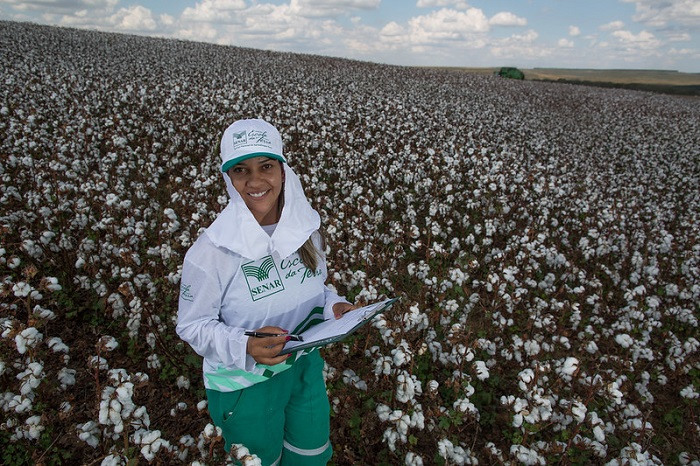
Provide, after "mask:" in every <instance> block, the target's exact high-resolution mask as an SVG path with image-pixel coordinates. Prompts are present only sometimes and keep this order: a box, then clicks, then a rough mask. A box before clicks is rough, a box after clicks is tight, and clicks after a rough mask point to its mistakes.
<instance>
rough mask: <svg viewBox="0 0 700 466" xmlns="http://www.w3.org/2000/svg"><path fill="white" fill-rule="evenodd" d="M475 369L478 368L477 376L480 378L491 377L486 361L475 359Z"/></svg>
mask: <svg viewBox="0 0 700 466" xmlns="http://www.w3.org/2000/svg"><path fill="white" fill-rule="evenodd" d="M474 369H475V370H476V376H477V378H478V379H479V380H486V379H488V378H489V370H488V368H487V367H486V363H485V362H484V361H475V362H474Z"/></svg>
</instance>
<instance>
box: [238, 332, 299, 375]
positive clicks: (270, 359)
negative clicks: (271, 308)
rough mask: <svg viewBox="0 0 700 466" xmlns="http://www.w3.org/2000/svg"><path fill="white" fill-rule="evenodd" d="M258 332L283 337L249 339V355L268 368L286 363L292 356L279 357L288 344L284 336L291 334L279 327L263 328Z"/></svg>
mask: <svg viewBox="0 0 700 466" xmlns="http://www.w3.org/2000/svg"><path fill="white" fill-rule="evenodd" d="M256 332H265V333H277V334H280V335H281V336H279V337H263V338H257V337H248V346H247V350H248V354H250V355H251V356H252V357H253V359H255V362H257V363H258V364H266V365H268V366H274V365H275V364H279V363H281V362H284V361H285V360H286V359H287V358H288V357H289V356H291V354H283V355H279V354H280V351H282V348H284V344H285V343H287V341H288V340H287V338H288V337H287V336H286V335H283V334H286V333H289V331H288V330H284V329H281V328H279V327H262V328H259V329H257V330H256Z"/></svg>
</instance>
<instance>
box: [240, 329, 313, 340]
mask: <svg viewBox="0 0 700 466" xmlns="http://www.w3.org/2000/svg"><path fill="white" fill-rule="evenodd" d="M243 335H245V336H248V337H255V338H266V337H289V340H290V341H304V337H302V336H301V335H294V334H292V333H267V332H253V331H245V332H244V333H243Z"/></svg>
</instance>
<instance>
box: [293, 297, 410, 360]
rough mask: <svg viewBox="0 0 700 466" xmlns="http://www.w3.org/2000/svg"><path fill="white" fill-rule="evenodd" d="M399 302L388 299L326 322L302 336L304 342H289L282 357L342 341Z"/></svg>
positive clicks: (315, 326) (394, 299) (395, 299)
mask: <svg viewBox="0 0 700 466" xmlns="http://www.w3.org/2000/svg"><path fill="white" fill-rule="evenodd" d="M397 300H398V298H390V299H386V300H384V301H380V302H377V303H373V304H369V305H367V306H363V307H360V308H357V309H353V310H352V311H349V312H346V313H345V314H343V317H341V318H340V319H333V318H331V319H328V320H324V321H323V322H321V323H320V324H316V325H314V326H313V327H311V328H309V329H308V330H306V331H305V332H304V333H302V334H301V336H302V337H303V338H304V341H289V342H287V344H286V345H285V346H284V348H283V349H282V351H280V355H282V354H287V353H292V352H294V351H299V350H303V349H309V348H315V347H318V346H325V345H328V344H331V343H335V342H337V341H341V340H343V339H345V338H346V337H347V336H348V335H350V334H351V333H353V332H354V331H355V330H357V329H358V328H360V327H362V326H363V325H365V324H366V323H367V322H369V321H370V320H372V318H373V317H374V316H376V315H377V314H381V313H382V312H384V311H386V310H387V309H389V308H390V307H391V305H392V304H394V303H395V302H396V301H397Z"/></svg>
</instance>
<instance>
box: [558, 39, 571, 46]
mask: <svg viewBox="0 0 700 466" xmlns="http://www.w3.org/2000/svg"><path fill="white" fill-rule="evenodd" d="M557 45H558V46H559V47H564V48H572V47H573V46H574V41H573V40H569V39H559V42H557Z"/></svg>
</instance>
